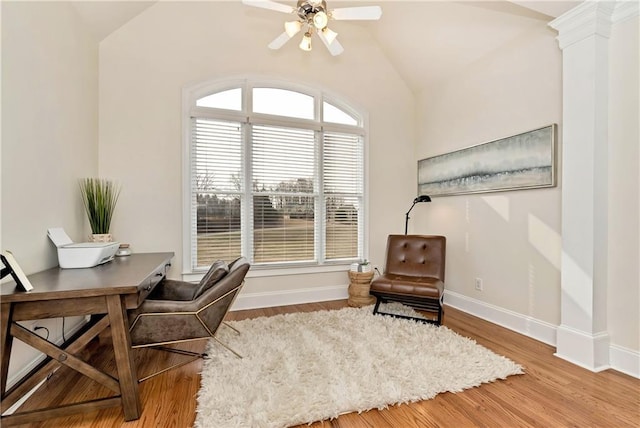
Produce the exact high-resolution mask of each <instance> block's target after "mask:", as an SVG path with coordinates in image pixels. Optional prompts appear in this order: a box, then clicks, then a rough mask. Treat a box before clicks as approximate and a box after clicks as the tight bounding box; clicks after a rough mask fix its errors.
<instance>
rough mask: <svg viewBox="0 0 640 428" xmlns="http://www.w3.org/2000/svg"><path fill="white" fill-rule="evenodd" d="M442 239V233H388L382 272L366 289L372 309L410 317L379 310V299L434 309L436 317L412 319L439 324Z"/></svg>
mask: <svg viewBox="0 0 640 428" xmlns="http://www.w3.org/2000/svg"><path fill="white" fill-rule="evenodd" d="M446 242H447V241H446V238H445V237H444V236H431V235H426V236H425V235H389V238H388V239H387V259H386V265H385V269H384V274H383V275H382V276H380V277H378V278H376V279H375V280H373V282H371V290H370V293H371V294H372V295H373V296H375V297H376V305H375V307H374V309H373V313H374V314H378V313H379V314H383V315H393V316H397V317H400V318H411V317H406V316H401V315H395V314H390V313H385V312H382V311H380V303H386V302H400V303H403V304H405V305H408V306H412V307H414V308H416V309H419V310H424V311H428V312H436V313H437V318H436V320H425V319H422V318H413V319H416V320H419V321H427V322H432V323H434V324H438V325H440V324H441V323H442V311H443V310H442V297H443V295H444V264H445V256H446Z"/></svg>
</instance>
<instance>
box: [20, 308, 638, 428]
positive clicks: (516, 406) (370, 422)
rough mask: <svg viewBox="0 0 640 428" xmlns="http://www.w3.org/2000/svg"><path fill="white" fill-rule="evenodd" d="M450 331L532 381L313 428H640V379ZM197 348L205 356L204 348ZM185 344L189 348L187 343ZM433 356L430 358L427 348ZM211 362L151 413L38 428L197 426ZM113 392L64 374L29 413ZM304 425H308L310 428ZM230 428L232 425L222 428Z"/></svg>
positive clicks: (166, 383) (194, 369)
mask: <svg viewBox="0 0 640 428" xmlns="http://www.w3.org/2000/svg"><path fill="white" fill-rule="evenodd" d="M345 306H346V301H337V302H324V303H313V304H308V305H294V306H286V307H278V308H265V309H257V310H250V311H240V312H233V313H231V314H229V316H228V319H230V320H239V319H244V318H253V317H256V316H269V315H275V314H279V313H286V312H300V311H316V310H323V309H338V308H342V307H345ZM444 324H445V325H446V326H447V327H449V328H450V329H452V330H454V331H456V332H458V333H459V334H461V335H463V336H466V337H470V338H472V339H474V340H476V341H477V342H478V343H479V344H481V345H483V346H485V347H487V348H489V349H491V350H493V351H494V352H496V353H498V354H501V355H504V356H506V357H508V358H511V359H512V360H514V361H516V362H518V363H520V364H521V365H523V366H524V367H525V372H526V374H524V375H521V376H511V377H509V378H507V379H506V380H500V381H496V382H494V383H491V384H486V385H483V386H481V387H479V388H472V389H469V390H466V391H464V392H460V393H457V394H452V393H445V394H440V395H438V396H437V397H436V398H434V399H432V400H427V401H422V402H417V403H413V404H409V405H401V406H394V407H391V408H388V409H385V410H381V411H378V410H372V411H369V412H365V413H362V414H356V413H350V414H346V415H342V416H340V417H339V418H337V419H335V420H331V421H324V422H317V423H314V424H312V425H310V426H311V427H313V428H329V427H331V428H361V427H362V428H364V427H375V428H386V427H389V428H391V427H393V428H418V427H420V428H422V427H640V380H638V379H635V378H633V377H630V376H627V375H624V374H622V373H619V372H616V371H614V370H607V371H604V372H601V373H592V372H590V371H588V370H585V369H582V368H580V367H577V366H575V365H573V364H570V363H568V362H566V361H564V360H561V359H559V358H556V357H554V356H553V352H554V349H553V348H552V347H551V346H548V345H545V344H543V343H540V342H537V341H535V340H533V339H529V338H527V337H525V336H522V335H520V334H517V333H514V332H512V331H510V330H507V329H505V328H502V327H499V326H497V325H494V324H491V323H489V322H486V321H483V320H481V319H479V318H476V317H473V316H471V315H468V314H466V313H464V312H460V311H458V310H455V309H453V308H447V309H446V312H445V317H444ZM189 346H190V349H192V350H195V351H201V350H203V349H204V342H203V341H201V342H194V343H192V344H191V345H189ZM183 347H184V346H183ZM424 352H429V350H428V349H425V350H424ZM86 354H87V356H89V357H90V358H91V359H92V360H94V361H96V362H97V363H98V364H100V365H101V366H102V367H106V368H107V369H108V370H109V371H110V372H111V373H115V367H114V365H113V358H112V353H111V348H110V339H109V338H108V337H102V338H101V340H100V343H94V344H93V346H92V348H91V349H89V350H88V351H87V352H86ZM181 358H184V357H182V356H178V355H174V354H170V353H166V352H159V351H154V350H139V351H136V363H137V365H138V375H139V377H143V376H145V375H147V374H148V373H151V372H153V371H155V370H157V369H160V368H162V367H165V366H167V365H169V364H172V363H174V362H176V361H179V360H180V359H181ZM201 367H202V363H201V361H197V362H193V363H190V364H188V365H185V366H183V367H181V368H179V369H176V370H173V371H170V372H166V373H163V374H162V375H159V376H157V377H154V378H152V379H150V380H148V381H146V382H143V383H142V384H141V386H140V393H141V399H142V407H143V413H142V417H141V418H140V419H139V420H137V421H133V422H124V421H123V415H122V410H121V409H119V408H112V409H106V410H101V411H98V412H93V413H90V414H85V415H76V416H73V417H66V418H58V419H51V420H49V421H45V422H40V423H37V424H30V425H23V426H28V427H56V428H57V427H87V428H89V427H90V428H107V427H126V428H134V427H145V428H147V427H178V428H180V427H190V426H192V424H193V421H194V419H195V410H196V394H197V392H198V388H199V386H200V376H199V372H200V370H201ZM109 395H110V392H109V391H108V390H105V389H104V388H102V387H100V386H99V385H96V384H95V383H93V382H91V381H89V380H87V378H84V377H82V376H80V375H76V374H75V373H73V372H70V371H69V370H66V369H60V370H58V371H57V372H55V373H54V374H53V375H52V376H51V377H50V379H49V380H48V381H47V382H46V383H45V384H44V385H43V386H42V387H41V388H40V390H38V391H37V392H36V393H35V394H34V395H33V396H32V397H31V398H30V399H29V400H28V401H27V402H26V403H25V404H24V406H23V409H32V408H38V407H43V406H47V405H51V404H53V403H69V402H74V401H78V400H86V399H91V398H98V397H105V396H109ZM306 426H307V425H301V426H300V427H299V428H302V427H306ZM216 428H225V427H216Z"/></svg>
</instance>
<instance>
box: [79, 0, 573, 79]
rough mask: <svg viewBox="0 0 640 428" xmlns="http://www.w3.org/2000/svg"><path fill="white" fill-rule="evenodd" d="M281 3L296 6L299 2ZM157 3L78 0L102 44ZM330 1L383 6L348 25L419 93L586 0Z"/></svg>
mask: <svg viewBox="0 0 640 428" xmlns="http://www.w3.org/2000/svg"><path fill="white" fill-rule="evenodd" d="M237 1H238V2H239V0H237ZM280 2H281V3H284V4H291V6H293V5H294V4H295V0H281V1H280ZM155 3H156V2H155V1H116V2H114V1H83V2H72V4H73V5H74V7H75V8H76V10H77V12H78V13H79V15H80V16H81V18H82V19H83V20H84V21H85V23H86V24H87V26H88V27H89V28H90V29H91V31H93V33H94V34H95V36H96V38H97V40H102V39H104V38H105V37H107V36H108V35H109V34H111V33H112V32H113V31H115V30H117V29H118V28H119V27H121V26H122V25H124V24H125V23H126V22H128V21H129V20H130V19H132V18H134V17H135V16H137V15H138V14H140V13H143V12H144V10H145V9H147V8H149V7H151V6H153V5H154V4H155ZM327 3H328V6H329V8H330V9H331V8H336V7H346V6H353V5H357V6H362V5H369V4H378V5H380V6H382V10H383V14H382V18H381V19H380V20H379V21H352V22H349V23H348V24H347V25H359V26H362V27H364V28H366V30H367V31H368V32H369V33H370V34H371V37H372V40H374V41H375V42H377V43H378V45H379V46H380V48H381V49H382V51H383V52H384V53H385V54H386V55H387V57H388V58H389V61H390V62H391V63H392V64H393V65H394V67H395V68H396V70H397V71H398V73H399V74H400V75H401V76H402V77H403V78H404V79H405V81H406V83H407V85H408V86H409V87H411V88H412V89H414V90H420V89H421V88H423V87H424V85H425V82H431V83H433V82H437V81H438V80H439V79H441V78H443V77H445V76H447V75H448V74H450V73H454V72H456V70H459V69H461V68H462V67H465V66H468V65H469V64H472V63H473V62H474V61H477V60H478V59H480V58H482V57H483V56H485V55H487V54H488V53H490V52H491V51H493V50H495V49H498V48H500V47H501V46H503V45H505V44H507V43H509V42H510V41H511V40H513V39H516V38H517V37H519V36H521V35H523V34H524V33H526V32H527V31H529V30H530V29H531V28H534V27H536V26H540V24H541V23H546V22H549V21H550V20H552V19H553V18H554V17H556V16H559V15H561V14H562V13H564V12H566V11H567V10H569V9H571V8H573V7H575V6H576V5H577V4H579V3H580V2H579V1H548V0H537V1H536V0H529V1H511V2H510V1H505V0H500V1H478V0H476V1H400V0H395V1H389V0H387V1H376V0H371V1H365V0H362V1H341V0H328V1H327ZM251 13H263V14H264V16H265V19H271V18H272V19H281V17H279V16H278V14H277V13H274V12H272V11H269V10H259V11H258V12H255V11H254V12H251ZM283 22H284V20H283ZM340 25H345V23H340ZM338 29H339V28H338ZM463 30H464V31H463ZM469 30H471V31H469ZM549 31H552V30H551V29H550V30H549ZM469 33H472V34H473V37H469V36H468V35H469ZM275 36H276V35H274V37H275ZM343 44H345V43H343ZM265 49H266V47H265ZM355 54H357V53H355V52H349V51H348V50H347V51H345V53H343V55H355Z"/></svg>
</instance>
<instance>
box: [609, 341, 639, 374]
mask: <svg viewBox="0 0 640 428" xmlns="http://www.w3.org/2000/svg"><path fill="white" fill-rule="evenodd" d="M609 362H610V364H611V367H612V368H613V369H615V370H618V371H619V372H622V373H624V374H628V375H629V376H633V377H635V378H638V379H640V352H638V351H634V350H633V349H629V348H625V347H623V346H619V345H611V346H610V347H609Z"/></svg>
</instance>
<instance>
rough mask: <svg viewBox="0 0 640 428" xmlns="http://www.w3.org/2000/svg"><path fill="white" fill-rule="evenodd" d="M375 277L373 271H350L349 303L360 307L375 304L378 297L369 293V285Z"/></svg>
mask: <svg viewBox="0 0 640 428" xmlns="http://www.w3.org/2000/svg"><path fill="white" fill-rule="evenodd" d="M372 279H373V272H353V271H349V282H350V283H349V300H347V304H348V305H349V306H353V307H356V308H359V307H361V306H367V305H373V303H374V302H375V301H376V298H375V297H373V296H371V295H369V287H370V285H371V280H372Z"/></svg>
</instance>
